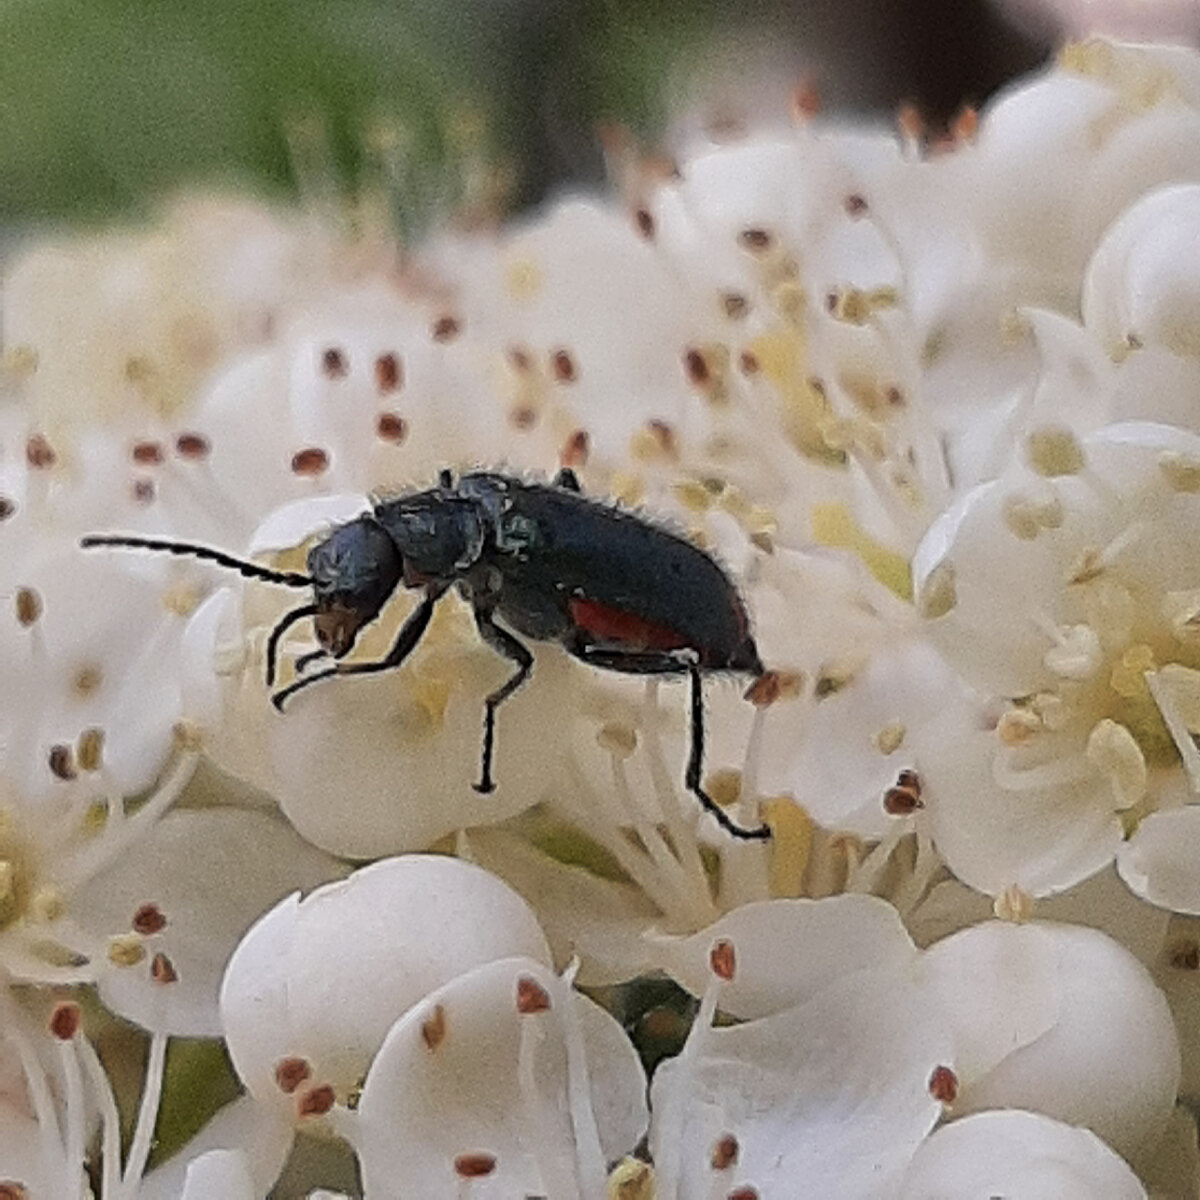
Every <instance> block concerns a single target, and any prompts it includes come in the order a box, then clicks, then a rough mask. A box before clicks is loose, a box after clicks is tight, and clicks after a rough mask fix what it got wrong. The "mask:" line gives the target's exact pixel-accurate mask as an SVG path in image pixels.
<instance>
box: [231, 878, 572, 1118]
mask: <svg viewBox="0 0 1200 1200" xmlns="http://www.w3.org/2000/svg"><path fill="white" fill-rule="evenodd" d="M511 955H525V956H528V957H531V958H534V959H536V960H538V961H540V962H544V963H548V962H549V961H550V956H549V949H548V948H547V946H546V940H545V938H544V936H543V935H542V932H541V930H540V929H539V928H538V925H537V921H536V920H535V919H534V917H533V914H532V913H531V912H530V910H529V908H528V907H527V906H526V904H525V902H524V901H523V900H522V899H521V898H520V897H519V896H518V895H517V894H516V893H515V892H513V891H511V890H510V889H509V888H508V887H506V886H505V885H504V884H503V883H501V882H500V880H498V879H496V878H495V877H494V876H492V875H489V874H488V873H487V872H486V871H484V870H482V869H481V868H479V867H475V866H472V865H470V864H469V863H464V862H461V861H459V860H458V859H453V858H446V857H441V856H435V855H409V856H406V857H404V858H395V859H387V860H384V861H382V862H379V863H375V864H374V865H372V866H370V867H364V868H363V869H361V870H359V871H356V872H355V873H354V874H353V875H352V876H351V877H350V878H349V879H347V880H345V881H343V882H340V883H334V884H330V885H328V886H326V887H323V888H320V889H318V890H317V891H316V892H314V893H313V894H312V895H311V896H309V897H307V898H306V899H305V900H304V901H303V902H299V903H297V901H296V899H295V898H294V897H291V898H289V899H287V900H285V901H283V902H282V904H280V905H279V906H278V907H276V908H275V909H273V910H272V911H271V912H270V913H268V914H267V915H266V917H264V918H263V919H262V920H261V921H260V922H259V923H258V925H256V926H255V927H254V928H253V929H251V931H250V932H249V934H247V936H246V937H245V939H243V941H242V943H241V945H240V946H239V947H238V949H237V951H236V952H235V953H234V955H233V958H232V959H231V960H230V963H229V968H228V970H227V971H226V974H225V980H224V983H223V984H222V990H221V1015H222V1019H223V1021H224V1024H225V1031H226V1037H227V1041H228V1045H229V1051H230V1055H231V1057H232V1058H233V1061H234V1065H235V1066H236V1067H237V1069H238V1073H239V1075H241V1077H242V1079H243V1081H245V1083H246V1085H247V1087H248V1088H249V1089H250V1090H251V1091H252V1092H253V1093H254V1094H255V1095H257V1096H260V1097H261V1098H263V1099H267V1100H276V1101H277V1100H278V1097H279V1093H278V1088H277V1087H276V1085H275V1074H274V1072H275V1065H276V1063H277V1062H278V1061H279V1059H280V1058H283V1057H285V1056H300V1057H303V1058H306V1059H308V1060H309V1062H310V1063H311V1064H312V1067H313V1071H314V1079H319V1080H320V1081H321V1082H332V1083H334V1084H335V1085H338V1086H341V1087H344V1088H345V1089H346V1090H349V1089H350V1088H351V1087H353V1086H354V1085H355V1084H356V1083H357V1081H358V1080H359V1079H361V1077H362V1075H363V1073H364V1071H365V1070H366V1067H367V1065H368V1064H369V1063H370V1061H371V1058H372V1056H373V1055H374V1053H375V1051H376V1050H377V1049H378V1047H379V1045H380V1044H381V1043H382V1041H383V1038H384V1035H385V1034H386V1033H387V1031H388V1029H389V1027H390V1026H391V1025H392V1023H393V1022H394V1021H395V1020H396V1018H397V1017H398V1016H399V1015H400V1014H401V1013H403V1012H404V1011H406V1010H407V1009H408V1008H409V1007H410V1006H411V1005H413V1004H415V1003H416V1002H417V1001H418V1000H420V999H421V997H422V996H425V995H427V994H428V993H429V992H430V991H432V990H433V989H435V988H437V987H439V986H440V985H441V984H443V983H444V982H446V981H447V980H448V979H451V978H454V977H455V976H456V975H459V974H461V973H462V972H463V971H465V970H468V969H470V968H471V967H474V966H476V965H478V964H480V963H486V962H491V961H492V960H494V959H496V958H501V957H507V956H511Z"/></svg>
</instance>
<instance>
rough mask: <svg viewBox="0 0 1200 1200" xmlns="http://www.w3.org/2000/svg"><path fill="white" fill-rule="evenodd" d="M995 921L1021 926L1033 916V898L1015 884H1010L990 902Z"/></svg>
mask: <svg viewBox="0 0 1200 1200" xmlns="http://www.w3.org/2000/svg"><path fill="white" fill-rule="evenodd" d="M992 912H993V913H994V914H995V916H996V918H997V920H1000V921H1011V922H1012V923H1013V924H1015V925H1023V924H1024V923H1025V922H1026V921H1028V920H1029V918H1030V917H1032V916H1033V897H1032V896H1031V895H1030V894H1029V893H1028V892H1026V891H1024V890H1023V889H1021V888H1019V887H1018V886H1017V885H1016V884H1015V883H1010V884H1009V885H1008V887H1006V888H1005V889H1004V890H1003V891H1002V892H1001V893H1000V894H999V895H998V896H997V897H996V899H995V900H994V901H993V902H992Z"/></svg>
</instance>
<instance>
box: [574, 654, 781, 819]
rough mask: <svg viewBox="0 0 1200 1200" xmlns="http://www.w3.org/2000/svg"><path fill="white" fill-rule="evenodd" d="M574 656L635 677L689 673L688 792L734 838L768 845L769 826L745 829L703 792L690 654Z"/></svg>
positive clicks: (700, 706) (700, 696) (700, 730)
mask: <svg viewBox="0 0 1200 1200" xmlns="http://www.w3.org/2000/svg"><path fill="white" fill-rule="evenodd" d="M571 653H572V654H574V655H575V656H576V657H577V658H580V659H582V660H583V661H584V662H586V663H590V664H591V665H592V666H595V667H604V668H605V669H607V670H609V671H625V672H628V673H630V674H636V675H681V674H683V673H684V672H686V673H687V675H688V677H689V678H690V680H691V685H692V688H691V690H692V696H691V720H690V725H691V748H690V750H689V751H688V762H687V770H686V772H685V774H684V784H685V785H686V787H687V790H688V791H689V792H691V793H692V795H693V796H695V797H696V799H697V800H699V801H700V805H701V807H702V808H703V809H704V810H705V812H708V813H711V814H712V817H713V819H714V820H715V821H716V822H717V824H718V825H720V826H721V828H722V829H724V830H725V832H726V833H728V834H729V835H730V836H731V837H735V838H742V839H744V840H745V841H765V840H766V839H767V838H769V837H770V836H771V829H770V826H768V825H759V826H758V827H757V828H755V829H745V828H743V827H742V826H741V825H738V824H737V823H736V822H735V821H733V820H732V818H731V817H730V816H729V814H728V813H726V812H725V810H724V809H723V808H722V807H721V806H720V805H719V804H718V803H717V802H716V801H715V800H714V799H713V798H712V797H711V796H710V795H709V794H708V793H707V792H706V791H705V790H704V788H703V786H702V785H701V775H702V773H703V770H704V680H703V676H702V675H701V673H700V664H699V663H698V662H697V661H696V656H695V654H694V653H693V652H692V651H690V650H684V651H680V650H638V651H633V650H612V649H607V648H604V647H598V646H588V645H586V644H583V645H578V646H572V647H571Z"/></svg>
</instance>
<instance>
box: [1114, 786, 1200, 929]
mask: <svg viewBox="0 0 1200 1200" xmlns="http://www.w3.org/2000/svg"><path fill="white" fill-rule="evenodd" d="M1198 861H1200V807H1194V806H1192V805H1188V806H1187V807H1185V808H1176V809H1172V810H1170V811H1168V812H1156V813H1150V814H1149V816H1147V817H1146V818H1145V819H1144V820H1143V821H1142V822H1141V823H1140V824H1139V825H1138V827H1137V831H1136V832H1135V833H1134V835H1133V837H1131V838H1130V839H1129V841H1127V842H1126V843H1125V844H1124V845H1123V846H1122V847H1121V849H1120V850H1119V851H1118V853H1117V870H1118V871H1120V872H1121V878H1122V879H1123V880H1125V882H1126V883H1127V884H1128V885H1129V887H1130V888H1131V889H1132V890H1133V891H1134V892H1135V893H1136V894H1137V895H1139V896H1141V897H1142V899H1143V900H1149V901H1150V903H1151V904H1157V905H1158V906H1159V907H1161V908H1169V909H1171V910H1172V911H1173V912H1180V913H1190V914H1192V915H1193V916H1200V878H1198V877H1197V872H1196V863H1197V862H1198Z"/></svg>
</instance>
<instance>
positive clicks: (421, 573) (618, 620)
mask: <svg viewBox="0 0 1200 1200" xmlns="http://www.w3.org/2000/svg"><path fill="white" fill-rule="evenodd" d="M82 545H83V546H85V547H96V546H125V547H137V548H142V549H149V550H162V551H166V552H168V553H172V554H185V555H192V556H194V557H198V558H203V559H208V560H210V561H213V562H216V563H218V564H220V565H221V566H224V567H228V568H231V569H233V570H236V571H238V572H240V573H241V574H242V575H245V576H248V577H250V578H255V579H263V580H266V581H268V582H272V583H282V584H285V585H287V586H289V587H305V588H307V587H311V588H312V602H311V603H309V604H304V605H301V606H300V607H298V608H294V609H292V610H291V611H290V612H288V613H285V614H284V616H283V617H282V618H281V619H280V620H279V622H278V623H277V624H276V625H275V627H274V628H273V629H272V631H271V634H270V636H269V638H268V640H267V666H266V674H267V685H268V686H269V687H270V686H273V685H274V682H275V676H276V665H277V659H278V653H279V645H280V640H281V638H282V636H283V634H284V633H285V632H286V630H287V629H289V628H290V627H291V626H292V625H294V624H295V623H296V622H297V621H300V620H303V619H304V618H307V617H311V618H312V621H313V628H314V632H315V634H316V638H317V643H318V645H319V647H320V649H318V650H316V651H314V652H312V653H310V654H306V655H304V656H302V657H301V658H300V659H298V660H297V662H296V670H297V678H296V679H295V681H294V682H292V683H290V684H289V685H288V686H287V687H284V688H281V689H279V690H278V691H276V692H275V693H274V694H273V696H272V700H273V701H274V704H275V706H276V708H278V709H279V710H280V711H281V712H282V711H283V707H284V705H285V704H286V703H287V701H288V700H289V699H290V698H291V697H292V696H294V695H295V694H296V693H297V692H299V691H301V690H303V689H304V688H308V687H312V686H313V685H314V684H316V683H319V682H321V681H322V680H324V679H330V678H333V677H334V676H341V675H359V674H366V673H369V672H376V671H390V670H393V669H394V668H397V667H399V666H400V665H401V663H403V662H404V660H405V659H406V658H407V657H408V656H409V655H410V654H411V653H412V651H413V650H414V649H415V648H416V646H417V644H418V643H419V642H420V640H421V638H422V636H423V635H424V633H425V630H426V629H427V628H428V626H429V621H430V618H431V617H432V615H433V610H434V607H435V606H436V605H437V603H438V601H439V600H440V599H441V598H442V597H443V596H444V595H445V594H446V593H447V592H448V591H449V590H450V589H451V588H452V587H453V588H456V589H457V590H458V592H459V594H460V595H461V596H462V597H463V598H464V599H465V600H466V601H467V602H468V603H469V604H470V606H471V610H472V612H473V613H474V616H475V626H476V628H477V629H478V630H479V634H480V636H481V637H482V638H483V640H484V641H485V642H486V643H487V644H488V645H489V646H490V647H491V648H492V649H493V650H495V651H496V652H497V653H499V654H501V655H502V656H503V657H504V658H506V659H508V660H509V661H510V662H511V663H513V665H514V667H515V670H514V671H513V673H512V675H510V676H509V678H508V679H507V680H506V681H505V682H504V683H503V684H502V685H501V686H500V687H498V688H496V690H495V691H493V692H492V693H491V694H490V695H488V697H487V698H486V701H485V708H484V727H483V749H482V753H481V756H480V774H479V782H478V783H477V784H475V785H474V786H475V789H476V791H479V792H490V791H492V790H493V789H494V787H495V783H494V780H493V778H492V752H493V747H494V744H495V735H496V711H497V709H498V708H499V707H500V705H501V704H503V703H504V701H505V700H507V699H508V698H509V697H510V696H511V695H512V694H513V693H514V692H515V691H516V690H517V689H518V688H519V687H520V686H521V685H522V684H523V683H524V682H525V681H526V680H527V679H528V678H529V675H530V673H531V671H532V670H533V655H532V654H531V653H530V651H529V648H528V647H527V646H526V645H525V643H524V642H523V641H521V639H520V636H518V635H521V636H524V637H526V638H529V639H530V640H532V641H553V642H558V643H559V644H560V645H561V646H562V647H563V648H564V649H565V650H566V651H567V653H568V654H571V655H573V656H574V657H575V658H577V659H579V660H580V661H582V662H585V663H588V664H589V665H591V666H594V667H600V668H603V669H604V670H608V671H620V672H624V673H627V674H634V675H673V676H684V675H686V676H687V677H688V678H689V680H690V682H691V709H690V730H691V746H690V750H689V754H688V761H687V768H686V773H685V781H686V785H687V789H688V791H690V792H691V793H692V794H693V795H694V796H695V797H696V799H697V800H698V801H699V802H700V803H701V805H703V807H704V808H705V809H706V810H707V811H708V812H710V813H711V814H712V815H713V817H714V818H715V819H716V820H717V822H718V823H719V824H720V825H721V827H722V828H723V829H725V830H726V831H727V832H728V833H730V834H731V835H732V836H734V837H738V838H768V837H770V830H769V829H768V828H767V827H766V826H765V825H763V826H759V827H758V828H755V829H745V828H742V827H741V826H739V825H737V824H735V823H734V822H733V821H732V820H731V819H730V818H729V817H728V816H727V815H726V813H725V812H724V810H722V809H721V808H720V807H719V806H718V805H717V804H716V803H715V802H714V801H713V800H712V798H711V797H710V796H709V795H708V793H707V792H705V790H704V788H703V787H702V786H701V770H702V765H703V759H704V697H703V676H704V674H705V673H709V672H737V673H742V674H746V675H750V676H753V677H755V678H758V677H760V676H762V675H763V673H764V670H763V664H762V661H761V660H760V658H759V656H758V649H757V647H756V646H755V643H754V638H753V636H752V634H751V632H750V622H749V618H748V616H747V612H746V607H745V605H744V603H743V601H742V598H741V596H740V594H739V593H738V590H737V588H736V586H735V585H734V583H733V581H732V580H731V579H730V577H729V576H728V575H727V574H726V572H725V571H724V570H723V569H722V568H721V566H720V565H718V563H717V562H716V561H715V560H714V559H713V558H712V557H710V556H709V555H708V554H706V553H705V552H704V551H703V550H701V549H700V548H699V547H697V546H695V545H693V544H692V543H691V542H689V541H687V540H686V539H685V538H683V537H680V536H679V535H677V534H675V533H673V532H671V531H670V530H668V529H665V528H663V527H662V526H659V525H656V524H654V523H652V522H651V521H648V520H646V519H645V518H644V517H642V516H641V515H639V514H637V513H633V512H630V511H628V510H626V509H621V508H618V507H616V506H615V505H612V504H610V503H608V502H606V501H604V500H600V499H597V498H593V497H590V496H586V495H584V494H583V492H582V490H581V489H580V486H579V480H578V479H577V478H576V476H575V473H574V472H573V471H572V470H570V468H563V469H562V470H561V471H559V473H558V474H557V475H556V476H555V477H554V479H553V481H552V482H550V483H535V482H529V481H526V480H523V479H520V478H517V477H515V476H513V475H507V474H502V473H499V472H495V471H474V472H471V473H468V474H466V475H463V476H462V477H461V478H459V479H458V480H457V482H456V481H455V480H454V477H453V475H452V474H451V472H449V471H442V472H441V474H440V475H439V479H438V484H437V486H436V487H432V488H429V489H427V490H424V491H418V492H410V493H407V494H402V495H400V496H396V497H392V498H386V499H378V500H376V501H375V502H374V503H373V507H372V509H371V511H370V512H368V513H364V514H363V515H362V516H360V517H357V518H355V519H354V520H351V521H347V522H345V523H344V524H342V525H339V526H337V527H336V528H335V529H333V531H332V532H331V533H330V534H329V535H328V536H327V537H325V538H324V539H323V540H322V541H320V542H318V543H317V544H316V545H315V546H313V548H312V549H311V550H310V551H309V554H308V559H307V564H306V565H307V568H308V570H307V573H306V574H302V573H300V572H293V571H272V570H269V569H267V568H265V567H260V566H258V564H256V563H251V562H247V561H244V560H242V559H238V558H235V557H234V556H233V555H229V554H226V553H224V552H223V551H220V550H214V549H212V548H211V547H208V546H202V545H196V544H193V543H189V542H176V541H168V540H163V539H157V538H145V537H132V536H125V535H119V534H111V535H110V534H97V535H91V536H88V537H85V538H84V539H83V540H82ZM401 586H403V587H405V588H411V589H417V590H419V591H420V592H421V600H420V602H419V603H418V604H417V607H416V608H415V609H414V610H413V611H412V612H411V613H410V614H409V616H408V618H407V619H406V620H405V622H404V624H403V625H402V626H401V628H400V631H399V633H398V634H397V635H396V639H395V641H394V643H393V644H392V647H391V649H390V650H389V651H388V653H387V654H386V655H384V657H383V658H381V659H379V660H377V661H353V662H346V661H343V660H344V658H345V656H346V655H347V654H348V653H349V652H350V650H351V648H352V647H353V646H354V643H355V640H356V639H357V637H358V634H359V632H360V630H362V629H363V627H364V626H366V625H368V624H370V623H371V622H372V621H374V620H375V618H376V617H377V616H378V615H379V613H380V611H381V610H382V609H383V606H384V604H385V603H386V602H387V600H388V598H389V597H390V596H391V595H392V594H393V592H395V590H396V589H397V588H398V587H401ZM497 619H499V621H502V622H503V624H500V623H498V620H497ZM321 659H332V660H333V661H332V664H331V665H329V666H327V667H325V668H324V669H322V670H316V671H313V672H311V673H306V669H307V668H308V667H309V666H310V665H311V664H312V663H313V662H315V661H317V660H321Z"/></svg>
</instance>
